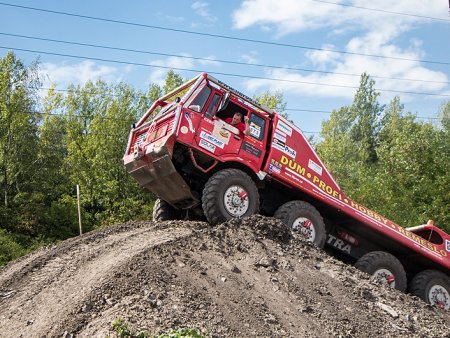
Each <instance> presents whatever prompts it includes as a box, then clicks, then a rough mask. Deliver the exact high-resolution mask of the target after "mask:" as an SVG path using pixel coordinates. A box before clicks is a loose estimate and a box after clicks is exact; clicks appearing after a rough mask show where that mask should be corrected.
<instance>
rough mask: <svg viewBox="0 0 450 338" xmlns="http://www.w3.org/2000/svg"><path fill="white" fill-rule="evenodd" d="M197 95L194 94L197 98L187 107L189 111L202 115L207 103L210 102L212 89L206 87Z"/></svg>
mask: <svg viewBox="0 0 450 338" xmlns="http://www.w3.org/2000/svg"><path fill="white" fill-rule="evenodd" d="M195 94H197V93H194V96H195V98H194V99H193V100H192V101H191V102H189V103H188V105H187V106H188V108H189V109H191V110H193V111H196V112H197V113H200V112H201V111H202V110H203V107H204V106H205V103H206V101H208V97H209V95H210V94H211V88H209V87H208V86H205V87H203V89H202V90H201V92H200V93H199V94H198V95H195Z"/></svg>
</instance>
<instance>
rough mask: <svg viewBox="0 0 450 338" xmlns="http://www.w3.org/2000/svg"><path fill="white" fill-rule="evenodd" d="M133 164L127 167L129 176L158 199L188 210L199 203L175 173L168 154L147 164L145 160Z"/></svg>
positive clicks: (184, 182)
mask: <svg viewBox="0 0 450 338" xmlns="http://www.w3.org/2000/svg"><path fill="white" fill-rule="evenodd" d="M133 162H134V163H132V164H131V163H129V165H127V169H128V172H129V173H130V175H131V176H133V177H134V179H135V180H136V181H138V183H139V184H140V185H141V186H142V187H144V188H146V189H148V190H150V191H151V192H153V193H154V194H155V195H156V196H158V197H159V198H161V199H163V200H164V201H166V202H168V203H169V204H171V205H173V206H174V207H176V208H179V209H186V208H190V207H192V206H194V205H196V204H198V203H199V201H198V200H197V199H196V198H195V197H194V196H193V195H192V192H191V189H190V188H189V186H188V184H187V183H186V181H185V180H184V179H183V178H182V177H181V175H180V174H179V173H178V172H177V171H176V169H175V167H174V165H173V163H172V160H171V158H170V156H169V155H168V154H164V155H162V156H160V157H158V158H155V159H154V160H153V161H151V162H149V163H148V162H147V161H145V160H140V161H133ZM136 162H138V163H136ZM130 164H131V165H130Z"/></svg>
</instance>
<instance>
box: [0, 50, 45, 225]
mask: <svg viewBox="0 0 450 338" xmlns="http://www.w3.org/2000/svg"><path fill="white" fill-rule="evenodd" d="M39 86H40V80H39V76H38V63H37V62H34V63H32V64H31V65H30V66H28V67H27V66H25V65H24V64H23V63H22V62H21V61H20V60H19V59H17V58H16V56H15V55H14V54H13V53H12V52H9V53H8V54H7V55H6V56H5V57H4V58H3V59H0V189H1V195H2V198H3V207H2V208H3V210H2V211H1V212H0V213H1V214H7V215H9V216H10V217H9V218H8V222H7V223H6V224H5V223H4V226H8V227H9V228H10V229H12V230H19V229H20V231H25V232H27V231H33V227H34V226H35V225H36V221H37V215H36V213H35V212H31V211H32V210H30V208H28V206H29V204H28V203H27V201H26V200H27V199H28V197H29V194H30V193H32V191H33V185H32V182H33V177H34V175H35V173H36V169H37V168H36V149H37V145H38V135H37V129H38V115H36V114H34V111H35V107H36V104H37V91H38V88H39ZM31 209H32V208H31ZM16 216H20V219H18V218H17V217H16Z"/></svg>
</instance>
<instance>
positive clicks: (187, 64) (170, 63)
mask: <svg viewBox="0 0 450 338" xmlns="http://www.w3.org/2000/svg"><path fill="white" fill-rule="evenodd" d="M182 55H183V56H190V55H188V54H182ZM150 64H151V65H154V66H159V67H164V68H155V70H154V71H152V72H151V73H150V76H149V81H150V83H156V84H158V85H160V86H163V85H164V83H165V80H166V75H167V72H168V71H169V70H170V69H175V68H178V69H181V68H182V69H192V68H193V67H194V62H193V60H192V59H188V58H183V57H175V56H171V57H168V58H166V59H164V60H155V61H152V62H150ZM175 71H176V72H178V73H179V72H180V71H177V70H176V69H175Z"/></svg>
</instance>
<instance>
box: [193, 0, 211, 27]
mask: <svg viewBox="0 0 450 338" xmlns="http://www.w3.org/2000/svg"><path fill="white" fill-rule="evenodd" d="M191 8H192V9H193V10H194V11H195V13H197V14H198V15H200V16H201V17H202V18H204V19H205V20H207V21H209V22H211V23H213V22H216V21H217V17H216V16H214V15H212V14H211V13H210V11H209V3H207V2H201V1H196V2H194V3H193V4H192V5H191Z"/></svg>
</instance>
